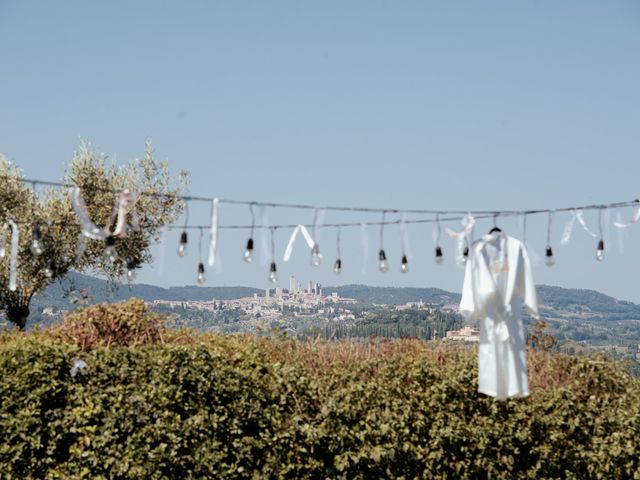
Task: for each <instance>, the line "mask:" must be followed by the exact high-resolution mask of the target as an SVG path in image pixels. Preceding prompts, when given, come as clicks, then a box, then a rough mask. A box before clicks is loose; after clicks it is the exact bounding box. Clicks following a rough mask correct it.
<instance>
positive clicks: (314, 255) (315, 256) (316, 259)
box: [311, 243, 322, 267]
mask: <svg viewBox="0 0 640 480" xmlns="http://www.w3.org/2000/svg"><path fill="white" fill-rule="evenodd" d="M321 262H322V254H321V253H320V246H319V245H318V244H317V243H314V244H313V248H312V249H311V265H313V266H314V267H319V266H320V263H321Z"/></svg>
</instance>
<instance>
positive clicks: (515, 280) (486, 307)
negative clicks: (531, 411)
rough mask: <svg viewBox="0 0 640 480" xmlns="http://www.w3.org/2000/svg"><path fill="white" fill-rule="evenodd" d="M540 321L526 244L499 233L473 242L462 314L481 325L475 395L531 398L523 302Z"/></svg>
mask: <svg viewBox="0 0 640 480" xmlns="http://www.w3.org/2000/svg"><path fill="white" fill-rule="evenodd" d="M523 302H524V305H525V306H526V307H527V309H528V310H529V312H530V313H531V315H533V316H534V317H535V318H538V303H537V300H536V289H535V284H534V283H533V275H532V273H531V262H530V261H529V255H528V254H527V249H526V247H525V246H524V244H523V243H522V242H521V241H519V240H517V239H515V238H512V237H509V236H507V235H505V234H504V233H501V232H494V233H491V234H488V235H485V236H484V237H482V238H481V239H479V240H477V241H476V242H474V243H473V245H472V246H471V248H470V249H469V257H468V260H467V264H466V267H465V275H464V285H463V287H462V300H461V301H460V313H461V314H462V315H463V316H464V317H465V318H467V319H468V320H479V321H480V347H479V355H478V365H479V374H478V391H479V392H481V393H484V394H486V395H491V396H493V397H497V398H498V399H506V398H509V397H524V396H527V395H529V382H528V379H527V358H526V353H525V333H524V327H523V325H522V320H521V319H520V312H521V310H522V303H523Z"/></svg>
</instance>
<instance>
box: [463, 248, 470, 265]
mask: <svg viewBox="0 0 640 480" xmlns="http://www.w3.org/2000/svg"><path fill="white" fill-rule="evenodd" d="M468 259H469V247H464V250H462V263H466V262H467V260H468Z"/></svg>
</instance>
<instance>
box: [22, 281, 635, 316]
mask: <svg viewBox="0 0 640 480" xmlns="http://www.w3.org/2000/svg"><path fill="white" fill-rule="evenodd" d="M537 290H538V296H539V303H540V305H541V306H542V309H543V314H544V315H545V316H549V317H555V316H560V317H563V318H581V319H584V318H591V319H593V320H640V305H636V304H634V303H631V302H625V301H622V300H616V299H615V298H613V297H610V296H608V295H605V294H603V293H600V292H596V291H594V290H579V289H573V288H562V287H554V286H548V285H538V287H537ZM69 291H72V292H73V293H71V294H70V295H68V293H69ZM81 291H85V292H86V293H88V295H89V301H90V302H91V303H97V302H104V301H109V302H115V301H120V300H125V299H127V298H131V297H136V298H141V299H143V300H146V301H151V300H175V301H189V300H211V299H216V300H228V299H233V298H241V297H247V296H251V295H253V294H254V293H260V294H261V293H263V290H259V289H256V288H250V287H198V286H192V285H187V286H183V287H170V288H162V287H157V286H154V285H145V284H133V285H126V284H124V285H120V286H118V287H116V288H110V287H109V285H108V283H107V282H106V281H105V280H103V279H100V278H96V277H92V276H89V275H83V274H80V273H72V274H70V275H69V277H68V278H67V279H66V280H64V281H62V282H56V283H54V284H53V285H51V286H50V287H49V288H47V289H46V290H45V291H43V292H41V293H39V294H38V295H36V296H35V297H34V299H33V303H32V305H33V309H32V311H33V312H37V311H39V310H40V311H41V309H42V308H44V307H48V306H53V307H56V308H62V309H66V308H69V307H70V305H71V299H72V298H74V297H75V298H78V297H79V293H78V292H81ZM332 292H337V293H338V294H339V295H340V296H341V297H345V298H354V299H356V300H358V301H359V302H362V303H366V304H387V305H399V304H404V303H407V302H417V301H420V300H422V301H424V302H426V303H432V304H440V305H444V304H457V303H458V302H459V301H460V294H459V293H454V292H448V291H446V290H441V289H439V288H392V287H369V286H366V285H343V286H339V287H326V288H324V293H325V294H331V293H332Z"/></svg>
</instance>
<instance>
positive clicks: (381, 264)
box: [378, 211, 389, 273]
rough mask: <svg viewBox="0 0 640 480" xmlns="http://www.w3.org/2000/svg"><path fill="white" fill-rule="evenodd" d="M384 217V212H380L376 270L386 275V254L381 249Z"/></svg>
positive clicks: (387, 268) (387, 267)
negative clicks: (378, 249)
mask: <svg viewBox="0 0 640 480" xmlns="http://www.w3.org/2000/svg"><path fill="white" fill-rule="evenodd" d="M385 215H386V211H383V212H382V222H381V223H380V251H379V252H378V270H380V271H381V272H382V273H386V272H388V271H389V264H388V263H387V254H386V253H385V251H384V248H383V240H384V224H385V222H384V217H385Z"/></svg>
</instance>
